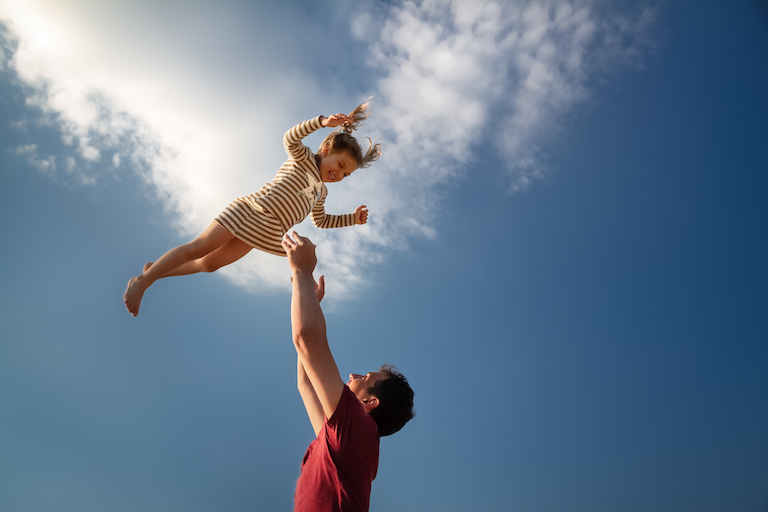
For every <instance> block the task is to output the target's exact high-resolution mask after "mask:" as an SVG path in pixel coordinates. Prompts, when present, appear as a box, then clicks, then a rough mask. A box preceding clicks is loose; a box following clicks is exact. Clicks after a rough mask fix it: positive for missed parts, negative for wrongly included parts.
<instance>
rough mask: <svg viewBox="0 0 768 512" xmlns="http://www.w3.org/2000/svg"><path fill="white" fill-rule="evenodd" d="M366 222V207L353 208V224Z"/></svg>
mask: <svg viewBox="0 0 768 512" xmlns="http://www.w3.org/2000/svg"><path fill="white" fill-rule="evenodd" d="M366 222H368V207H367V206H365V205H361V206H358V207H357V208H355V224H365V223H366Z"/></svg>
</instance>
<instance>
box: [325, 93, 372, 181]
mask: <svg viewBox="0 0 768 512" xmlns="http://www.w3.org/2000/svg"><path fill="white" fill-rule="evenodd" d="M369 100H370V99H369ZM369 100H366V101H365V103H362V104H360V105H359V106H358V107H357V108H356V109H355V110H353V111H352V112H350V113H349V117H351V118H352V122H351V123H344V124H343V125H341V126H340V127H339V128H337V129H336V130H334V131H333V132H331V133H330V134H329V135H328V136H327V137H326V138H325V139H324V140H323V142H322V144H320V149H321V150H322V149H326V148H327V150H328V152H329V153H333V152H334V151H347V152H348V153H349V154H350V155H352V156H353V157H354V158H355V160H356V161H357V167H358V168H362V167H368V166H369V165H371V164H372V163H373V162H375V161H376V160H378V159H379V157H380V156H381V144H379V143H378V142H377V143H376V144H374V143H373V141H372V140H371V139H370V138H368V137H366V139H368V149H367V150H366V152H365V154H363V150H362V149H361V148H360V144H358V142H357V140H355V138H354V137H353V136H352V135H351V134H350V132H352V131H354V130H357V129H358V128H359V127H360V123H362V122H363V121H364V120H365V119H367V118H368V116H369V115H370V114H369V113H368V105H369Z"/></svg>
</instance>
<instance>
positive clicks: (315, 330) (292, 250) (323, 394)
mask: <svg viewBox="0 0 768 512" xmlns="http://www.w3.org/2000/svg"><path fill="white" fill-rule="evenodd" d="M282 245H283V248H284V249H285V252H286V254H287V255H288V264H289V265H290V267H291V273H292V275H293V277H292V280H293V295H292V297H291V327H292V330H293V344H294V346H295V347H296V352H297V354H298V356H299V362H300V364H301V365H302V366H303V367H304V370H305V372H306V374H307V377H308V378H309V382H310V384H311V385H312V388H313V389H314V391H315V395H316V396H317V399H318V400H319V402H320V405H321V406H322V410H323V413H324V414H325V416H326V417H328V418H330V417H331V416H333V413H334V411H335V410H336V406H337V405H338V403H339V399H340V398H341V393H342V391H343V390H344V382H343V381H342V380H341V376H340V375H339V369H338V367H337V366H336V361H334V359H333V354H331V349H330V348H329V346H328V339H327V337H326V328H325V317H324V316H323V310H322V309H320V302H319V301H318V298H317V295H316V292H315V280H314V278H313V277H312V272H313V271H314V269H315V265H316V264H317V257H316V256H315V246H314V245H313V244H312V242H311V241H310V240H309V239H308V238H305V237H302V236H299V235H298V233H296V231H292V232H291V236H288V235H287V234H286V235H285V237H284V238H283V243H282ZM302 397H303V395H302ZM305 406H306V404H305ZM307 413H308V414H310V420H313V421H312V423H313V426H314V423H315V421H314V418H313V411H311V410H309V408H308V409H307Z"/></svg>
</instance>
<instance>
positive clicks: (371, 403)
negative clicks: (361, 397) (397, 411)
mask: <svg viewBox="0 0 768 512" xmlns="http://www.w3.org/2000/svg"><path fill="white" fill-rule="evenodd" d="M378 406H379V399H378V398H376V397H375V396H372V397H370V398H366V399H365V401H364V402H363V409H365V412H366V413H370V412H371V411H372V410H374V409H375V408H377V407H378Z"/></svg>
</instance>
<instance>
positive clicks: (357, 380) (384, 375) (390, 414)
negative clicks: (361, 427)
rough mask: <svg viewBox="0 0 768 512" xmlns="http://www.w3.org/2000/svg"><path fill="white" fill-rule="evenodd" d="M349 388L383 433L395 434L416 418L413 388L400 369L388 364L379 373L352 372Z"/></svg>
mask: <svg viewBox="0 0 768 512" xmlns="http://www.w3.org/2000/svg"><path fill="white" fill-rule="evenodd" d="M347 385H348V386H349V389H350V390H352V392H353V393H355V396H357V399H358V400H360V402H361V403H362V404H363V407H364V408H365V412H367V413H368V414H370V415H371V417H372V418H373V419H374V421H375V422H376V425H378V427H379V435H380V436H382V437H383V436H388V435H390V434H394V433H395V432H397V431H398V430H400V429H401V428H403V426H404V425H405V424H406V423H408V421H409V420H410V419H411V418H413V416H414V414H415V413H414V411H413V395H414V393H413V390H412V389H411V386H410V385H409V384H408V379H406V378H405V376H404V375H402V374H401V373H400V372H398V371H397V368H395V367H394V366H391V365H388V364H385V365H383V366H382V367H381V368H379V371H377V372H369V373H367V374H365V375H357V374H355V373H353V374H350V376H349V382H348V383H347Z"/></svg>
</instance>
